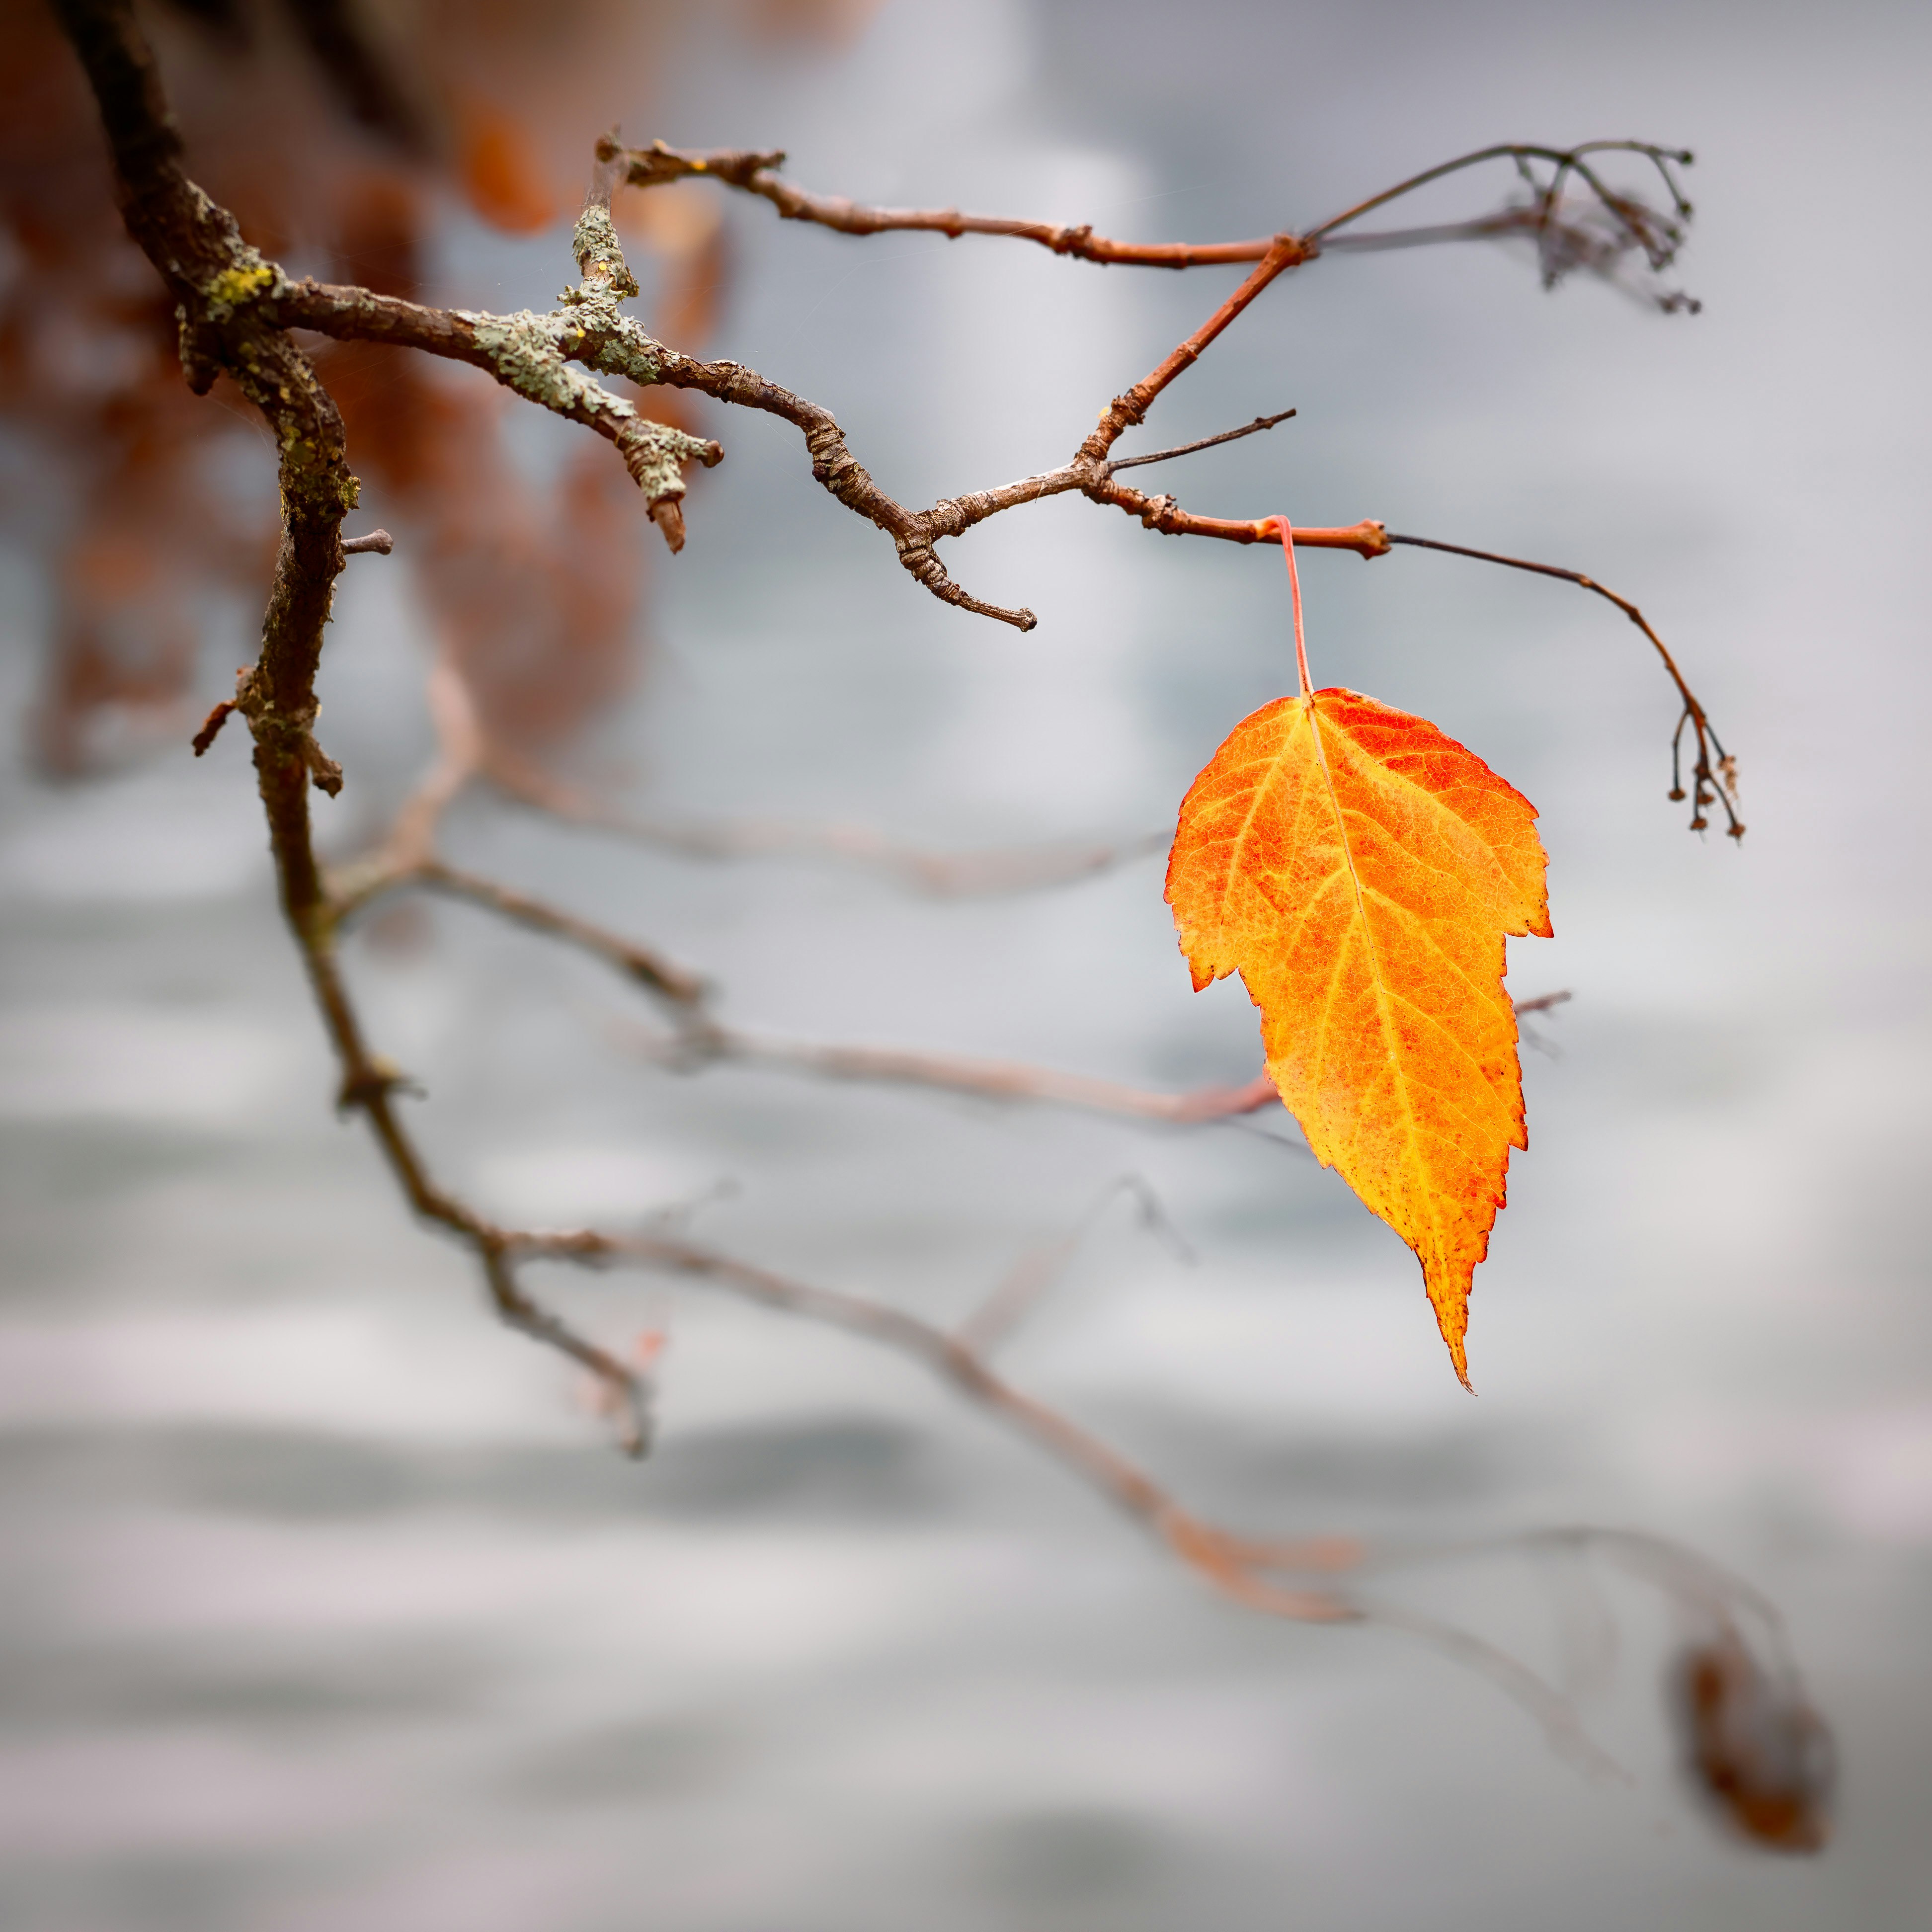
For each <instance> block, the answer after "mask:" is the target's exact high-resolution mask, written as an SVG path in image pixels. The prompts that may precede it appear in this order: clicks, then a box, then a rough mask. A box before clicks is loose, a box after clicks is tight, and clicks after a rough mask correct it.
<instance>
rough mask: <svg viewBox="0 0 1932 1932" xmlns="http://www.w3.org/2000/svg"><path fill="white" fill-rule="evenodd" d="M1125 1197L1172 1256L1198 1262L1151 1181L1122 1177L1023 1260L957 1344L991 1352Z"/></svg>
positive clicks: (961, 1329) (966, 1324)
mask: <svg viewBox="0 0 1932 1932" xmlns="http://www.w3.org/2000/svg"><path fill="white" fill-rule="evenodd" d="M1122 1194H1124V1195H1127V1196H1128V1197H1129V1198H1130V1199H1131V1200H1132V1201H1133V1203H1134V1205H1135V1207H1136V1209H1137V1210H1138V1211H1139V1220H1140V1223H1141V1226H1142V1227H1143V1228H1145V1229H1148V1232H1150V1233H1152V1234H1154V1235H1158V1236H1159V1237H1160V1239H1161V1241H1162V1242H1163V1244H1165V1245H1166V1247H1167V1249H1168V1251H1169V1253H1171V1254H1172V1255H1174V1256H1175V1257H1176V1258H1177V1259H1179V1260H1181V1261H1184V1262H1192V1261H1193V1259H1194V1258H1195V1257H1194V1250H1193V1249H1192V1248H1190V1247H1189V1246H1188V1245H1187V1242H1186V1241H1184V1240H1183V1239H1182V1238H1181V1235H1180V1233H1179V1232H1178V1230H1177V1229H1176V1228H1175V1225H1174V1223H1172V1221H1170V1220H1169V1219H1168V1218H1167V1211H1166V1209H1165V1208H1163V1207H1162V1206H1161V1205H1160V1199H1159V1197H1158V1196H1157V1195H1156V1194H1155V1193H1154V1190H1153V1189H1152V1188H1151V1187H1149V1186H1148V1184H1147V1182H1146V1181H1144V1180H1143V1179H1142V1178H1141V1176H1140V1175H1138V1174H1122V1175H1115V1178H1113V1179H1112V1181H1109V1182H1108V1183H1107V1184H1106V1187H1103V1188H1102V1189H1101V1190H1100V1193H1098V1194H1097V1195H1095V1196H1094V1199H1093V1200H1092V1201H1091V1202H1090V1203H1089V1204H1088V1208H1087V1211H1086V1212H1085V1214H1082V1216H1081V1217H1080V1218H1079V1220H1077V1221H1076V1222H1075V1223H1074V1224H1073V1226H1072V1227H1070V1228H1069V1229H1067V1230H1066V1231H1065V1232H1064V1233H1062V1234H1060V1235H1056V1236H1055V1238H1053V1239H1052V1241H1043V1242H1042V1243H1041V1244H1040V1245H1039V1246H1038V1247H1031V1248H1029V1249H1028V1250H1027V1251H1026V1252H1025V1253H1024V1254H1023V1255H1022V1256H1020V1258H1019V1260H1018V1261H1016V1262H1015V1263H1014V1264H1013V1267H1012V1268H1010V1269H1009V1270H1008V1271H1007V1274H1006V1276H1005V1277H1004V1279H1003V1280H1001V1283H1000V1284H999V1286H998V1287H996V1288H995V1289H994V1290H993V1292H992V1294H991V1295H988V1296H987V1298H986V1300H985V1301H983V1302H981V1303H980V1305H979V1307H977V1308H975V1309H974V1310H973V1312H972V1313H971V1314H970V1315H968V1316H967V1317H966V1319H965V1321H963V1322H961V1323H960V1324H959V1325H958V1327H956V1328H955V1329H954V1330H953V1336H954V1338H955V1340H957V1341H959V1342H960V1343H963V1344H964V1345H965V1346H966V1347H967V1348H969V1349H972V1350H973V1351H974V1353H976V1354H977V1355H990V1354H991V1353H992V1351H993V1350H994V1349H996V1348H997V1347H998V1346H999V1345H1000V1343H1002V1342H1003V1341H1004V1340H1006V1338H1007V1337H1008V1336H1009V1335H1010V1334H1012V1333H1013V1331H1014V1330H1015V1329H1016V1328H1018V1327H1019V1325H1020V1324H1021V1323H1022V1322H1023V1321H1025V1319H1026V1318H1027V1316H1029V1315H1030V1314H1031V1313H1032V1312H1033V1310H1034V1309H1035V1308H1036V1307H1038V1306H1039V1304H1040V1298H1041V1297H1042V1296H1043V1295H1045V1294H1046V1292H1047V1291H1048V1289H1050V1288H1052V1286H1053V1284H1054V1283H1055V1281H1057V1280H1058V1279H1059V1277H1060V1276H1061V1274H1063V1273H1064V1271H1065V1269H1066V1267H1067V1263H1068V1262H1070V1260H1072V1259H1073V1255H1074V1253H1075V1251H1076V1250H1077V1249H1078V1248H1079V1246H1080V1244H1081V1243H1082V1241H1085V1239H1086V1238H1087V1236H1088V1234H1089V1232H1091V1230H1092V1229H1093V1226H1094V1223H1095V1222H1096V1221H1097V1220H1099V1219H1100V1216H1101V1214H1102V1213H1103V1211H1105V1210H1106V1208H1108V1207H1109V1205H1111V1204H1112V1202H1113V1201H1114V1200H1115V1198H1116V1197H1117V1196H1120V1195H1122Z"/></svg>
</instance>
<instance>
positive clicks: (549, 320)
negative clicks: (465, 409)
mask: <svg viewBox="0 0 1932 1932" xmlns="http://www.w3.org/2000/svg"><path fill="white" fill-rule="evenodd" d="M456 312H457V314H458V315H460V316H461V317H462V318H463V320H464V321H466V323H469V325H470V326H471V327H472V329H474V331H475V336H476V346H477V347H478V348H479V349H480V350H482V352H483V353H484V355H485V356H487V357H488V358H489V359H490V367H491V368H493V369H494V370H495V371H496V373H497V374H498V375H499V376H500V377H502V379H503V380H504V381H505V383H508V385H509V386H510V387H511V389H514V390H515V391H516V392H517V395H520V396H527V397H528V398H529V399H530V401H532V402H533V403H541V404H542V405H543V406H544V408H545V409H547V410H556V411H557V413H559V415H562V416H570V415H573V414H588V415H595V414H596V413H598V412H599V411H607V412H609V413H612V414H613V415H616V416H634V415H635V414H636V413H637V412H636V411H635V410H633V409H632V408H631V406H630V404H628V403H627V402H625V401H622V399H621V398H619V397H616V396H613V395H611V394H610V392H609V391H608V390H607V389H604V388H603V387H602V386H601V385H600V384H598V383H594V382H592V380H591V379H590V377H589V376H587V375H586V374H584V372H583V371H582V370H581V369H573V368H571V366H570V364H569V362H568V360H566V358H567V357H568V356H572V355H574V354H575V353H577V350H578V349H579V348H580V347H581V346H582V343H583V329H582V326H581V325H580V323H578V322H577V320H576V319H575V318H574V317H569V316H561V315H537V314H533V313H532V311H530V310H529V309H519V310H518V311H517V313H516V314H514V315H478V314H473V313H472V311H469V310H468V309H458V311H456Z"/></svg>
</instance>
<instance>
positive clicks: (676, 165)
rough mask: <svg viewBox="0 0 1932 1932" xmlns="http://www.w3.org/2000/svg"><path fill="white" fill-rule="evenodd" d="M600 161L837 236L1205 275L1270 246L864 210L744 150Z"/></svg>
mask: <svg viewBox="0 0 1932 1932" xmlns="http://www.w3.org/2000/svg"><path fill="white" fill-rule="evenodd" d="M597 152H598V158H599V160H621V161H622V163H623V164H624V170H625V172H624V178H625V181H627V182H628V183H629V184H630V185H631V187H661V186H662V185H663V184H664V183H665V182H667V181H689V180H700V181H719V182H721V183H722V184H724V186H725V187H732V188H736V189H738V190H739V191H740V192H742V193H745V194H753V195H756V196H758V197H759V199H761V200H763V201H768V202H770V203H771V205H772V206H773V207H774V208H776V209H777V210H778V213H779V214H780V216H781V217H783V218H784V220H787V221H807V222H812V223H816V224H817V226H819V227H820V228H829V229H832V230H833V231H835V233H838V234H841V235H884V234H889V233H922V234H929V235H944V236H946V237H947V239H949V240H952V241H957V240H958V239H959V237H960V236H962V235H991V236H1003V237H1004V238H1005V239H1008V240H1010V241H1016V242H1037V244H1038V245H1040V247H1041V248H1046V249H1049V250H1050V251H1052V253H1053V254H1056V255H1071V256H1073V257H1074V258H1075V259H1076V260H1079V261H1082V262H1099V263H1122V264H1126V265H1130V266H1134V267H1137V268H1148V269H1203V268H1212V267H1217V266H1222V265H1224V264H1227V263H1240V262H1258V261H1259V260H1261V258H1262V257H1263V256H1264V255H1265V254H1267V253H1268V250H1269V248H1270V247H1271V245H1273V242H1274V237H1273V236H1261V237H1259V239H1256V240H1253V241H1249V242H1116V241H1114V240H1112V239H1110V238H1109V237H1108V236H1105V235H1096V234H1095V233H1094V230H1093V227H1092V226H1091V223H1080V224H1079V225H1078V226H1073V225H1067V224H1063V223H1056V222H1049V221H1019V220H1011V219H1010V218H1008V217H1004V216H1001V215H990V214H962V213H961V212H960V211H959V209H958V208H868V207H867V206H865V205H864V204H863V203H862V202H854V201H847V199H845V198H844V196H842V195H831V194H814V193H811V191H810V190H808V189H806V188H802V187H799V185H798V184H797V183H796V181H787V180H785V179H784V178H783V177H782V176H781V175H780V174H779V173H778V172H777V171H778V169H779V168H780V167H781V166H783V165H784V158H785V157H784V154H783V153H782V152H781V151H773V152H771V153H760V152H757V151H754V150H751V149H746V148H713V149H711V150H709V151H702V152H700V151H697V150H695V149H686V148H669V147H667V146H665V145H664V142H661V141H653V142H652V143H651V145H649V147H648V148H620V147H619V145H617V143H616V142H614V141H605V142H599V143H598V149H597Z"/></svg>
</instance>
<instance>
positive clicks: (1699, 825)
mask: <svg viewBox="0 0 1932 1932" xmlns="http://www.w3.org/2000/svg"><path fill="white" fill-rule="evenodd" d="M1388 541H1389V542H1390V543H1391V544H1408V545H1409V546H1410V547H1412V548H1413V549H1416V550H1442V551H1443V552H1445V553H1446V554H1447V555H1448V556H1467V557H1473V558H1475V560H1476V561H1477V562H1478V563H1498V564H1501V565H1502V566H1503V567H1504V568H1505V569H1508V570H1527V571H1531V572H1532V573H1533V574H1535V575H1536V576H1538V577H1560V578H1561V579H1562V580H1563V582H1565V583H1574V584H1575V585H1577V586H1578V588H1579V589H1584V590H1587V591H1589V592H1591V593H1592V595H1595V596H1598V597H1601V598H1603V599H1604V601H1605V602H1606V603H1608V604H1615V605H1616V607H1617V608H1618V609H1619V610H1621V611H1622V613H1624V615H1625V616H1626V617H1628V619H1630V620H1631V622H1632V623H1633V624H1634V625H1636V626H1637V628H1638V629H1639V630H1640V631H1642V632H1643V634H1644V635H1645V636H1646V637H1648V638H1649V640H1650V641H1651V643H1652V646H1653V647H1654V648H1655V650H1656V652H1657V655H1658V657H1659V658H1661V659H1662V660H1663V662H1664V669H1665V670H1666V671H1667V672H1668V673H1670V681H1671V682H1672V683H1673V684H1674V685H1676V687H1677V694H1678V696H1679V697H1680V698H1682V700H1683V703H1684V714H1683V717H1682V718H1680V719H1679V721H1678V730H1679V733H1680V734H1681V733H1682V730H1683V728H1684V723H1685V720H1687V719H1688V721H1689V722H1690V724H1691V727H1692V729H1693V730H1694V732H1695V733H1696V734H1697V770H1696V772H1695V778H1696V786H1695V796H1694V799H1693V802H1692V805H1691V830H1692V831H1694V832H1701V831H1703V829H1704V827H1705V824H1706V819H1705V817H1704V808H1705V807H1706V805H1711V804H1712V803H1718V804H1721V805H1723V806H1724V813H1725V816H1726V817H1727V818H1728V819H1729V820H1730V825H1729V827H1728V829H1727V835H1728V836H1729V837H1730V838H1739V839H1741V838H1743V837H1744V835H1745V827H1744V822H1743V820H1741V819H1740V818H1739V817H1738V814H1737V813H1736V810H1735V809H1734V808H1733V798H1734V796H1735V795H1736V773H1737V760H1736V759H1735V758H1733V757H1732V756H1731V755H1730V753H1729V752H1727V751H1726V750H1725V749H1724V745H1723V742H1721V740H1720V739H1719V738H1718V733H1717V731H1716V730H1715V727H1713V726H1712V723H1711V721H1710V719H1709V717H1708V716H1707V715H1706V713H1705V710H1704V707H1703V705H1702V704H1701V703H1700V702H1699V701H1698V698H1697V693H1696V692H1695V691H1693V690H1692V689H1691V687H1690V685H1688V684H1687V683H1686V682H1685V679H1684V673H1682V671H1681V670H1679V669H1678V668H1677V660H1676V658H1673V656H1672V655H1670V651H1669V649H1667V647H1666V646H1665V644H1664V640H1663V639H1662V638H1661V637H1659V636H1658V634H1657V633H1656V632H1655V631H1654V630H1652V628H1651V627H1650V622H1649V619H1648V618H1646V616H1644V614H1643V612H1642V611H1641V610H1639V609H1638V608H1637V606H1636V605H1635V604H1633V603H1632V602H1631V601H1630V599H1629V598H1628V597H1620V596H1619V595H1617V593H1616V592H1615V591H1614V590H1611V589H1607V588H1606V587H1605V586H1604V585H1603V584H1601V583H1598V581H1597V580H1596V579H1595V577H1586V576H1585V575H1584V574H1583V571H1580V570H1566V569H1565V568H1563V566H1562V565H1561V564H1555V563H1532V562H1529V561H1528V560H1527V559H1525V558H1523V557H1520V556H1502V554H1500V553H1499V552H1497V551H1496V550H1471V549H1469V547H1467V546H1466V544H1452V543H1439V542H1438V541H1436V538H1433V537H1406V536H1398V535H1396V534H1395V533H1394V532H1393V531H1391V532H1389V533H1388ZM1713 750H1715V751H1716V752H1717V754H1718V761H1717V763H1715V765H1714V764H1713V763H1712V758H1711V753H1712V751H1713ZM1676 757H1677V754H1676V742H1675V741H1674V740H1673V744H1672V747H1671V786H1670V796H1671V797H1673V799H1681V798H1682V796H1684V791H1683V787H1682V784H1681V782H1680V781H1679V778H1678V776H1677V763H1676Z"/></svg>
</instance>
